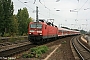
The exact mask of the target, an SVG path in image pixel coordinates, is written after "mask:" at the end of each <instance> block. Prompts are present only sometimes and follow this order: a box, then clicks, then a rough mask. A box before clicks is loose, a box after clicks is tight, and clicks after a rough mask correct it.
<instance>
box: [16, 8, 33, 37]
mask: <svg viewBox="0 0 90 60" xmlns="http://www.w3.org/2000/svg"><path fill="white" fill-rule="evenodd" d="M17 19H18V23H19V27H18V28H19V34H20V35H23V34H24V33H27V30H28V29H27V28H28V23H29V22H30V21H31V20H32V19H31V18H29V13H28V11H27V8H23V9H19V10H18V13H17Z"/></svg>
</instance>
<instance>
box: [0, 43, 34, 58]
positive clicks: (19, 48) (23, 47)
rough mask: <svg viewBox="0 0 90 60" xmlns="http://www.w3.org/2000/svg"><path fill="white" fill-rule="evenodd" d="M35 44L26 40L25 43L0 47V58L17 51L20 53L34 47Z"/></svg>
mask: <svg viewBox="0 0 90 60" xmlns="http://www.w3.org/2000/svg"><path fill="white" fill-rule="evenodd" d="M35 46H36V45H33V44H31V43H30V42H26V43H22V44H18V45H15V46H12V47H10V46H9V47H8V48H7V49H4V50H3V49H1V50H0V58H1V57H10V56H13V55H15V54H17V53H20V52H22V51H26V50H28V49H30V48H32V47H35Z"/></svg>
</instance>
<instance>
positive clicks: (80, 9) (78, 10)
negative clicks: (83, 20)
mask: <svg viewBox="0 0 90 60" xmlns="http://www.w3.org/2000/svg"><path fill="white" fill-rule="evenodd" d="M87 1H88V0H86V2H85V3H84V4H83V5H82V6H81V8H80V9H79V10H81V9H82V7H83V6H84V5H85V4H86V3H87ZM79 10H78V11H79Z"/></svg>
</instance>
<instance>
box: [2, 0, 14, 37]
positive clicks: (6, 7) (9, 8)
mask: <svg viewBox="0 0 90 60" xmlns="http://www.w3.org/2000/svg"><path fill="white" fill-rule="evenodd" d="M13 11H14V10H13V2H11V0H0V33H1V34H2V36H3V35H4V33H9V32H10V31H11V30H10V28H11V27H10V26H11V23H12V21H11V17H12V15H13Z"/></svg>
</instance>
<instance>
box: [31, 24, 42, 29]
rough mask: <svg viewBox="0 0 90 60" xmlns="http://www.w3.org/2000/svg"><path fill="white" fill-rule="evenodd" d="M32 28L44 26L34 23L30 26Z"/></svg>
mask: <svg viewBox="0 0 90 60" xmlns="http://www.w3.org/2000/svg"><path fill="white" fill-rule="evenodd" d="M30 28H42V24H39V23H34V24H31V25H30Z"/></svg>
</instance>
